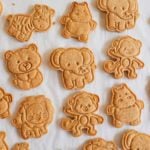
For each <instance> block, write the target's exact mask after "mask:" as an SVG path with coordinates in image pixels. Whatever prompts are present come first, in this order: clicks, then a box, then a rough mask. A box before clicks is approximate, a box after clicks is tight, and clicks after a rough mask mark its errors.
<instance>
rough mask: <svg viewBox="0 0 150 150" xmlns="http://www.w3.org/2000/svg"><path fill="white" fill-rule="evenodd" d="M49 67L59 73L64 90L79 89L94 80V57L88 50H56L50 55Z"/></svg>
mask: <svg viewBox="0 0 150 150" xmlns="http://www.w3.org/2000/svg"><path fill="white" fill-rule="evenodd" d="M50 64H51V66H52V67H53V68H54V69H56V70H59V71H61V73H62V81H63V84H64V87H65V88H66V89H81V88H83V87H84V86H85V84H87V83H90V82H92V81H93V80H94V73H95V68H96V65H95V61H94V55H93V53H92V52H91V51H90V50H89V49H88V48H80V49H77V48H68V49H65V48H58V49H56V50H54V51H53V52H52V54H51V55H50Z"/></svg>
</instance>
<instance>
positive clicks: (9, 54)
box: [5, 51, 14, 60]
mask: <svg viewBox="0 0 150 150" xmlns="http://www.w3.org/2000/svg"><path fill="white" fill-rule="evenodd" d="M13 55H14V52H12V51H7V52H6V53H5V59H6V60H9V59H10V58H11V56H13Z"/></svg>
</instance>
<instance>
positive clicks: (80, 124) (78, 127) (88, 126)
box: [61, 92, 103, 137]
mask: <svg viewBox="0 0 150 150" xmlns="http://www.w3.org/2000/svg"><path fill="white" fill-rule="evenodd" d="M98 108H99V97H98V96H97V95H95V94H92V93H87V92H79V93H77V94H75V95H73V96H72V97H70V98H69V99H68V101H67V103H66V105H65V106H64V108H63V110H64V113H66V115H67V118H63V119H62V120H61V127H62V128H63V129H64V130H66V131H69V132H71V133H72V135H73V136H75V137H78V136H81V135H82V134H83V132H85V133H86V134H88V135H91V136H92V135H96V133H97V131H96V129H95V125H97V124H102V123H103V118H102V117H101V116H99V115H97V114H95V112H96V111H97V110H98Z"/></svg>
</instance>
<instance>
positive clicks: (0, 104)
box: [0, 88, 13, 119]
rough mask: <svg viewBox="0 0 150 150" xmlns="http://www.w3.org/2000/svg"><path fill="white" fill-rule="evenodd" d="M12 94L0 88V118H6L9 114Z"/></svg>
mask: <svg viewBox="0 0 150 150" xmlns="http://www.w3.org/2000/svg"><path fill="white" fill-rule="evenodd" d="M12 99H13V98H12V95H11V94H8V93H5V91H4V90H3V89H2V88H0V118H2V119H3V118H7V117H8V116H9V115H10V111H9V109H10V103H11V102H12Z"/></svg>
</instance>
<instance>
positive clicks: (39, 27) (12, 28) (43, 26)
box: [7, 5, 55, 42]
mask: <svg viewBox="0 0 150 150" xmlns="http://www.w3.org/2000/svg"><path fill="white" fill-rule="evenodd" d="M54 13H55V11H54V10H53V9H51V8H49V7H48V6H46V5H35V6H34V9H33V12H32V13H31V14H16V15H9V16H8V17H7V21H8V29H7V31H8V34H9V35H11V36H13V37H15V38H16V39H17V40H19V41H20V42H25V41H28V40H29V39H30V37H31V35H32V32H33V31H35V32H42V31H46V30H48V29H49V28H50V27H51V24H52V23H51V17H52V16H53V15H54Z"/></svg>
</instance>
